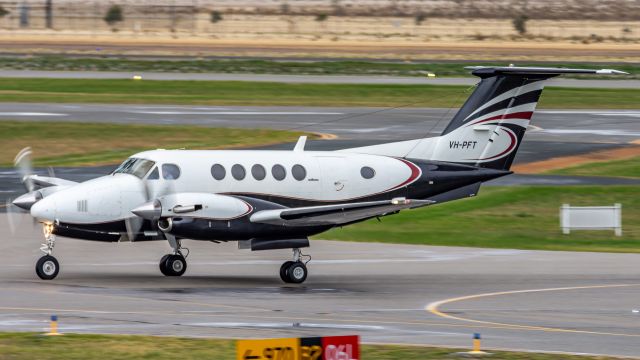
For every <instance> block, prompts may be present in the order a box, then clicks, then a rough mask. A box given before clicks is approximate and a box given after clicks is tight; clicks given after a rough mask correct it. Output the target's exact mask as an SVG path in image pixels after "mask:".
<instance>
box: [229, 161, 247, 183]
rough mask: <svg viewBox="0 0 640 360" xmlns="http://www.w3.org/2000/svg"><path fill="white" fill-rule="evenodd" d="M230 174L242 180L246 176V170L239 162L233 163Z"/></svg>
mask: <svg viewBox="0 0 640 360" xmlns="http://www.w3.org/2000/svg"><path fill="white" fill-rule="evenodd" d="M231 175H232V176H233V178H234V179H236V180H242V179H244V177H245V176H247V171H246V170H245V169H244V167H243V166H242V165H240V164H235V165H233V166H232V167H231Z"/></svg>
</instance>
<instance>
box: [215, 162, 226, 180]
mask: <svg viewBox="0 0 640 360" xmlns="http://www.w3.org/2000/svg"><path fill="white" fill-rule="evenodd" d="M211 176H213V178H214V179H216V180H222V179H224V177H225V176H227V170H225V168H224V166H222V165H220V164H214V165H213V166H212V167H211Z"/></svg>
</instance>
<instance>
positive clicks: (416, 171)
mask: <svg viewBox="0 0 640 360" xmlns="http://www.w3.org/2000/svg"><path fill="white" fill-rule="evenodd" d="M398 160H400V161H402V162H403V163H405V165H407V166H408V167H409V169H411V175H410V176H409V178H408V179H407V180H405V181H404V182H403V183H402V184H400V185H396V186H395V187H392V188H391V189H389V190H387V191H390V190H395V189H397V188H401V187H403V186H405V185H409V184H411V183H412V182H414V181H416V180H417V179H418V178H419V177H420V175H421V174H422V170H420V168H419V167H417V166H416V164H414V163H412V162H411V161H407V160H405V159H398Z"/></svg>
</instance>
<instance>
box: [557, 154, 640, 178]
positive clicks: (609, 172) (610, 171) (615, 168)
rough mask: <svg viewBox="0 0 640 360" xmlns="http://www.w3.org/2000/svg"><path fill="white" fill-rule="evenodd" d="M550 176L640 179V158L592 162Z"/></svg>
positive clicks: (559, 170) (558, 170)
mask: <svg viewBox="0 0 640 360" xmlns="http://www.w3.org/2000/svg"><path fill="white" fill-rule="evenodd" d="M547 173H548V174H556V175H578V176H617V177H628V178H640V156H637V157H633V158H631V159H625V160H611V161H604V162H591V163H587V164H582V165H577V166H571V167H567V168H564V169H557V170H551V171H549V172H547Z"/></svg>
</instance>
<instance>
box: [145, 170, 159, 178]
mask: <svg viewBox="0 0 640 360" xmlns="http://www.w3.org/2000/svg"><path fill="white" fill-rule="evenodd" d="M158 179H160V171H159V170H158V168H157V167H154V168H153V171H151V174H149V176H148V177H147V180H158Z"/></svg>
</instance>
